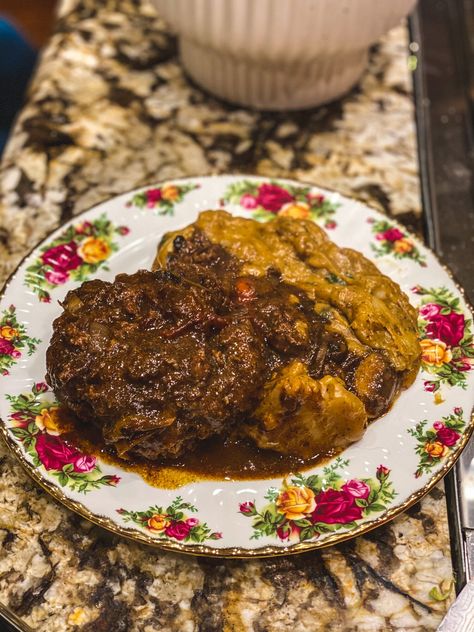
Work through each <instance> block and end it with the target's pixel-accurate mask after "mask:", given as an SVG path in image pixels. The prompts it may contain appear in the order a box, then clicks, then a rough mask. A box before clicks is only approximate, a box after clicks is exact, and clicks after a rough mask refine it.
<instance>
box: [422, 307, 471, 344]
mask: <svg viewBox="0 0 474 632" xmlns="http://www.w3.org/2000/svg"><path fill="white" fill-rule="evenodd" d="M429 320H430V322H429V324H428V325H427V326H426V333H427V334H428V336H429V337H430V338H437V339H438V340H442V341H443V342H445V343H446V344H447V345H449V346H450V347H456V346H457V345H458V344H459V343H460V341H461V339H462V337H463V336H464V326H465V319H464V314H456V313H455V312H451V313H450V314H437V315H436V316H431V317H430V319H429Z"/></svg>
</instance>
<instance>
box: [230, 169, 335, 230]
mask: <svg viewBox="0 0 474 632" xmlns="http://www.w3.org/2000/svg"><path fill="white" fill-rule="evenodd" d="M226 203H228V204H236V205H239V206H240V207H241V208H243V209H245V210H246V211H249V213H250V216H251V217H252V218H253V219H256V220H258V221H269V220H273V219H275V216H276V215H279V216H281V217H289V218H293V219H301V220H309V219H312V220H314V221H319V220H322V222H321V223H323V224H324V227H325V228H327V229H328V230H332V229H334V228H336V227H337V222H336V221H335V219H334V217H333V216H334V214H335V212H336V209H337V208H338V206H339V204H338V203H335V202H332V201H331V200H330V199H329V197H326V196H325V195H323V194H322V193H316V192H314V191H312V187H307V186H306V187H305V186H295V185H293V184H287V183H285V182H279V181H276V180H271V181H269V182H263V183H262V182H255V181H252V180H241V181H237V182H234V183H233V184H230V185H229V186H228V187H227V189H226V191H225V193H224V195H223V197H222V199H221V201H220V205H221V206H224V205H225V204H226Z"/></svg>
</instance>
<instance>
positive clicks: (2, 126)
mask: <svg viewBox="0 0 474 632" xmlns="http://www.w3.org/2000/svg"><path fill="white" fill-rule="evenodd" d="M35 61H36V52H35V51H34V49H33V48H32V47H31V46H30V45H29V44H28V43H27V42H26V41H25V39H24V38H23V37H22V35H21V34H20V33H19V32H18V31H17V30H16V29H15V27H14V26H13V25H12V24H11V23H10V22H8V21H7V19H6V18H5V17H2V16H1V15H0V154H1V153H2V149H3V147H4V145H5V142H6V139H7V138H8V131H9V129H10V126H11V124H12V122H13V119H14V117H15V114H16V113H17V112H18V110H19V109H20V107H21V105H22V102H23V96H24V93H25V88H26V86H27V84H28V80H29V78H30V76H31V72H32V70H33V67H34V64H35Z"/></svg>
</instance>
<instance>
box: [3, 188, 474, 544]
mask: <svg viewBox="0 0 474 632" xmlns="http://www.w3.org/2000/svg"><path fill="white" fill-rule="evenodd" d="M213 208H225V209H226V210H228V211H230V212H232V213H234V214H236V215H241V216H245V217H255V218H256V219H259V220H262V221H266V220H271V219H272V217H274V215H275V214H277V213H284V214H287V215H293V216H298V217H311V218H313V219H314V220H315V221H316V222H318V223H319V224H321V225H323V226H325V227H326V229H327V230H328V232H329V234H330V236H331V237H332V238H333V239H334V241H335V242H336V243H337V244H339V245H342V246H350V247H352V248H355V249H357V250H359V251H361V252H362V253H363V254H364V255H365V256H366V257H368V258H370V259H372V260H373V261H375V262H376V263H377V265H378V266H379V268H380V269H381V270H382V272H384V273H386V274H387V275H389V276H390V277H392V278H393V279H394V280H396V281H397V282H398V283H399V284H400V285H401V287H402V289H403V290H404V291H405V292H406V293H407V294H408V296H409V298H410V301H411V302H412V303H413V304H414V305H415V306H417V307H418V308H419V313H420V321H419V322H420V339H421V344H422V348H423V358H424V362H423V366H422V370H421V371H420V373H419V375H418V377H417V379H416V382H415V383H414V384H413V386H411V387H410V388H409V389H408V390H407V391H405V392H403V393H402V394H401V396H400V397H399V398H398V400H397V401H396V403H395V405H394V406H393V408H392V409H391V410H390V412H389V413H387V414H386V415H385V416H384V417H383V418H381V419H379V420H377V421H376V422H374V423H373V424H371V425H370V427H369V428H368V429H367V432H366V433H365V435H364V437H363V439H362V440H361V441H359V442H358V443H356V444H354V445H352V446H350V447H349V448H348V449H347V450H345V451H344V452H343V453H342V454H341V455H340V456H339V457H338V458H335V459H333V460H332V461H330V462H329V463H326V464H325V465H324V466H321V467H314V468H312V469H311V470H309V471H305V472H302V473H296V472H295V473H293V474H291V475H289V476H287V477H286V478H285V479H282V477H277V478H274V479H271V480H250V481H249V480H246V481H228V480H219V481H202V482H195V483H192V484H186V485H184V486H183V487H180V488H178V489H162V488H157V487H153V486H151V485H149V484H148V483H146V482H145V481H144V480H143V479H142V478H141V477H140V476H139V475H138V474H137V473H134V472H127V471H124V470H122V469H120V468H119V467H116V466H114V465H110V464H107V463H103V462H101V461H100V460H98V459H96V458H95V457H93V456H90V455H85V454H83V453H82V452H80V450H79V449H77V448H75V447H74V446H71V445H70V444H68V443H67V442H65V441H64V439H62V438H61V436H60V434H58V430H57V428H56V425H55V404H54V394H53V393H52V392H51V391H50V390H47V387H46V385H45V384H44V374H45V352H46V348H47V346H48V343H49V339H50V336H51V331H52V321H53V319H54V318H55V317H56V316H57V315H58V314H59V313H60V311H61V308H60V305H59V303H58V301H60V300H62V299H63V297H64V296H65V294H66V292H67V291H68V290H70V289H72V288H74V287H77V286H78V285H79V284H80V283H81V282H82V281H83V280H85V279H89V278H92V277H98V278H101V279H109V280H112V279H113V278H114V277H115V275H116V274H117V273H119V272H133V271H135V270H137V269H139V268H149V267H150V266H151V263H152V260H153V257H154V254H155V251H156V247H157V244H158V241H159V240H160V237H161V236H162V234H163V233H165V232H167V231H169V230H174V229H176V228H179V227H183V226H185V225H187V224H189V223H190V222H192V221H194V220H195V219H196V217H197V215H198V213H199V212H200V211H202V210H205V209H213ZM52 249H53V250H52ZM473 356H474V350H473V342H472V317H471V314H470V311H469V308H468V306H467V305H466V302H465V300H464V298H463V296H462V294H461V292H460V290H459V289H458V288H457V287H456V285H455V283H454V282H453V280H452V279H451V278H450V276H449V275H448V273H447V272H446V271H445V270H444V269H443V267H442V266H441V265H440V264H439V263H438V261H437V260H436V258H435V257H434V255H433V254H432V253H431V252H430V251H428V250H427V249H426V248H424V247H423V245H422V244H421V243H419V242H418V241H417V240H416V238H414V237H413V236H412V235H410V234H408V233H407V231H406V230H405V229H404V228H402V227H400V226H399V225H397V224H395V223H394V222H393V221H391V220H388V219H387V218H386V217H384V216H383V215H381V214H380V213H377V212H376V211H374V210H372V209H370V208H368V207H367V206H365V205H363V204H361V203H360V202H357V201H355V200H351V199H348V198H346V197H343V196H342V195H340V194H338V193H334V192H330V191H325V190H322V189H319V188H317V187H312V186H307V185H304V184H301V183H298V182H293V181H288V180H279V181H278V182H274V181H272V182H270V181H269V180H265V179H263V178H256V177H250V176H249V177H244V176H216V177H208V178H190V179H183V180H176V181H174V182H172V183H162V184H157V185H154V186H152V187H148V188H147V189H140V190H137V191H135V192H132V193H126V194H124V195H121V196H119V197H116V198H114V199H112V200H109V201H107V202H104V203H103V204H100V205H98V206H96V207H94V208H93V209H90V210H89V211H86V212H85V213H83V214H82V215H81V216H80V217H76V218H75V219H74V221H73V222H70V223H68V224H66V225H65V226H63V227H61V228H60V229H58V230H57V231H56V232H54V233H53V234H51V235H50V236H49V237H48V238H47V239H45V240H44V241H43V242H42V243H41V244H40V245H39V246H38V247H36V248H35V249H34V250H33V251H32V253H31V254H30V255H29V256H28V257H27V258H26V259H25V260H24V261H23V262H22V263H21V265H20V266H19V268H18V269H17V271H16V272H15V273H14V275H13V276H12V277H11V279H10V280H9V282H8V284H7V286H6V289H5V290H4V294H3V298H2V300H1V304H0V374H1V373H3V375H0V416H1V418H2V419H3V420H4V421H3V423H2V424H1V429H2V434H3V435H4V438H5V440H6V442H7V444H8V446H9V447H10V448H11V449H12V450H13V451H14V452H15V454H16V455H17V456H18V458H19V459H20V461H21V462H22V464H23V465H24V466H25V468H26V469H27V471H28V472H29V474H30V475H31V476H32V477H33V478H34V479H35V480H36V481H37V482H38V483H40V484H41V485H42V486H43V487H44V488H45V489H46V490H47V491H48V492H50V493H51V494H52V495H53V496H54V497H55V498H57V499H58V500H60V501H62V502H63V503H64V504H66V505H67V506H68V507H70V508H71V509H73V510H74V511H77V512H78V513H79V514H81V515H83V516H85V517H87V518H89V519H90V520H92V521H94V522H96V523H98V524H100V525H102V526H104V527H106V528H108V529H110V530H112V531H114V532H116V533H119V534H122V535H125V536H128V537H131V538H134V539H136V540H140V541H144V542H148V543H150V544H154V545H157V546H160V547H163V548H166V549H173V550H181V551H185V552H190V553H201V554H202V553H205V554H209V555H228V556H230V555H236V556H255V555H277V554H282V553H288V552H296V551H302V550H307V549H310V548H317V547H321V546H326V545H328V544H331V543H334V542H339V541H342V540H345V539H347V538H350V537H353V536H355V535H358V534H361V533H364V532H365V531H368V530H369V529H372V528H373V527H375V526H377V525H379V524H383V523H385V522H387V521H388V520H390V519H391V518H393V517H394V516H395V515H397V514H398V513H400V512H401V511H403V510H404V509H406V508H407V507H408V506H409V505H410V504H412V503H413V502H415V501H416V500H418V499H419V498H420V497H421V496H422V495H423V494H424V493H426V492H427V491H428V490H429V489H430V488H431V487H432V486H433V485H434V484H435V483H436V481H438V480H439V479H440V478H441V476H443V475H444V474H445V473H446V472H447V471H448V469H449V468H450V467H451V466H452V465H453V463H454V462H455V460H456V459H457V458H458V456H459V454H460V452H461V450H462V448H463V447H464V445H465V444H466V443H467V441H468V438H469V435H470V433H471V430H472V420H471V411H472V407H473V389H472V385H473V371H472V370H471V369H472V365H473Z"/></svg>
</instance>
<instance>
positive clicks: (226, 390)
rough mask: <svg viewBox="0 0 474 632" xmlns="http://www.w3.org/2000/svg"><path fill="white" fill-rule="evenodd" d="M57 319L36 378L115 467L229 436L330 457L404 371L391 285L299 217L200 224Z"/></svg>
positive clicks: (213, 216)
mask: <svg viewBox="0 0 474 632" xmlns="http://www.w3.org/2000/svg"><path fill="white" fill-rule="evenodd" d="M63 307H64V311H63V313H62V314H61V316H60V317H59V318H58V319H56V321H55V323H54V333H53V337H52V339H51V344H50V347H49V349H48V352H47V370H48V373H47V381H48V383H49V384H50V385H51V386H52V388H53V389H54V390H55V392H56V395H57V397H58V399H59V401H60V402H62V403H63V404H64V405H66V406H68V407H69V408H70V409H71V410H72V411H73V412H74V413H76V415H77V416H78V418H79V419H80V420H81V422H82V423H85V424H89V423H93V424H95V425H96V426H97V427H99V428H100V430H101V432H102V434H103V436H104V439H105V441H106V443H107V444H108V445H109V446H111V447H113V448H114V449H115V451H116V452H117V453H118V454H119V455H121V456H122V457H125V458H131V457H135V456H141V457H144V458H146V459H157V458H160V457H168V458H170V457H171V458H172V457H175V456H178V455H180V454H182V453H183V452H184V451H186V450H191V449H193V447H194V446H195V445H196V442H198V441H201V440H203V439H206V438H207V437H210V436H212V435H216V434H221V435H227V434H230V433H234V434H235V433H237V434H239V433H240V434H242V435H246V436H248V437H250V438H251V439H252V440H253V441H255V442H256V443H257V445H259V446H260V447H262V448H265V449H272V450H276V451H279V452H282V453H289V454H295V455H297V456H301V457H304V458H309V457H311V456H312V455H314V454H316V453H319V452H321V451H326V450H328V449H331V448H332V447H333V448H343V447H345V446H346V445H348V444H349V443H351V442H353V441H355V440H357V439H359V438H360V437H361V436H362V434H363V432H364V429H365V427H366V425H367V421H368V420H369V419H373V418H375V417H378V416H380V415H381V414H382V413H383V412H385V411H386V410H387V409H388V408H389V406H390V405H391V403H392V401H393V399H394V397H395V396H396V395H397V393H398V392H399V391H400V389H401V388H403V387H406V386H407V385H409V384H410V383H411V381H412V380H413V379H414V375H415V374H416V371H417V369H418V365H419V345H418V342H417V340H416V318H415V315H414V310H413V308H411V306H410V305H409V303H408V300H407V299H406V297H405V296H404V295H403V293H402V292H401V290H400V288H399V287H398V286H397V285H396V284H395V283H393V282H392V281H390V279H388V278H387V277H385V276H384V275H382V274H381V273H380V272H379V271H378V270H377V268H376V267H375V266H373V264H371V263H370V262H368V261H367V260H366V259H365V258H364V257H363V256H362V255H361V254H359V253H356V252H354V251H349V250H347V249H339V248H337V246H335V245H334V244H332V242H330V241H329V240H328V239H327V237H326V236H325V234H324V232H323V231H321V230H320V229H319V228H317V227H316V226H315V225H314V224H312V223H311V222H305V221H301V220H288V219H287V220H283V218H277V219H276V220H274V221H273V222H270V223H268V224H263V225H262V224H258V223H257V222H254V221H253V220H244V219H240V218H233V217H232V216H230V215H229V214H227V213H224V212H219V211H216V212H211V211H209V212H206V213H202V214H201V215H200V217H199V219H198V220H197V222H195V223H194V224H192V225H191V226H189V227H187V228H185V229H183V230H181V231H176V232H175V233H172V234H169V235H168V236H166V237H165V239H164V240H163V241H162V244H161V246H160V249H159V253H158V257H157V260H156V262H155V266H154V271H152V272H149V271H144V270H141V271H139V272H136V273H135V274H131V275H127V274H122V275H119V276H117V277H116V279H115V281H114V282H113V283H110V282H105V281H99V280H95V281H90V282H86V283H84V284H83V285H82V286H81V287H80V288H79V289H77V290H74V291H72V292H69V293H68V295H67V296H66V299H65V301H64V304H63ZM387 312H388V314H389V315H390V316H389V317H387ZM399 338H403V340H400V339H399Z"/></svg>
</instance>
